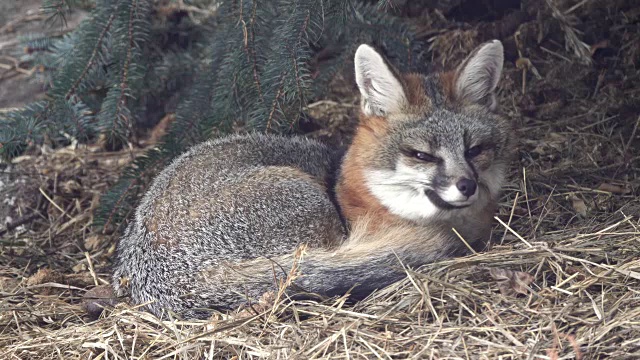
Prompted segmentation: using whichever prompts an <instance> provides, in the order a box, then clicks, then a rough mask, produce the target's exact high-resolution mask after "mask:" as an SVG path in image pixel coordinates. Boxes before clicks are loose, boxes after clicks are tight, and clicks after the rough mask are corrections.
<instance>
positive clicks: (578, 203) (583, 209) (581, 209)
mask: <svg viewBox="0 0 640 360" xmlns="http://www.w3.org/2000/svg"><path fill="white" fill-rule="evenodd" d="M569 200H571V206H573V210H575V211H576V213H578V214H579V215H580V216H583V217H587V210H588V209H587V204H585V203H584V200H582V199H580V198H578V197H577V196H575V195H572V196H571V197H570V199H569Z"/></svg>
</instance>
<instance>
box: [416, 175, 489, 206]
mask: <svg viewBox="0 0 640 360" xmlns="http://www.w3.org/2000/svg"><path fill="white" fill-rule="evenodd" d="M460 173H462V174H463V175H458V176H451V175H449V176H440V177H439V178H438V177H436V181H435V185H436V186H435V189H434V190H435V191H434V193H435V194H427V195H428V196H429V195H431V196H430V198H432V199H431V200H432V201H433V202H434V203H436V204H440V205H441V207H444V208H460V207H467V206H469V205H471V204H472V203H473V202H474V201H475V200H476V198H477V196H476V194H477V191H478V182H477V180H476V179H475V176H474V175H472V174H470V173H467V172H466V171H462V169H461V171H458V174H460ZM438 198H439V199H438ZM439 200H441V201H439Z"/></svg>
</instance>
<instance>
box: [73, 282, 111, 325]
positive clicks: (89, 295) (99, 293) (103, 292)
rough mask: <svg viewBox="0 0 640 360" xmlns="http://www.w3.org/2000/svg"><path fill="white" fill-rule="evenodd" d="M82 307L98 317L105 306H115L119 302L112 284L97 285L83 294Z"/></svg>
mask: <svg viewBox="0 0 640 360" xmlns="http://www.w3.org/2000/svg"><path fill="white" fill-rule="evenodd" d="M83 298H84V299H83V301H82V307H83V308H84V310H85V311H86V312H87V314H88V315H89V316H90V317H91V318H93V319H97V318H98V317H100V314H102V310H103V309H104V308H105V307H114V306H116V305H117V304H118V303H119V300H118V298H117V297H116V295H115V293H114V291H113V288H112V287H111V285H100V286H96V287H94V288H93V289H91V290H88V291H87V292H86V293H84V295H83Z"/></svg>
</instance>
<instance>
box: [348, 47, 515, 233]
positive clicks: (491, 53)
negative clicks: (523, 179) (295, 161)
mask: <svg viewBox="0 0 640 360" xmlns="http://www.w3.org/2000/svg"><path fill="white" fill-rule="evenodd" d="M503 60H504V56H503V47H502V43H500V41H498V40H493V41H490V42H487V43H484V44H481V45H480V46H478V47H477V48H476V49H475V50H474V51H473V52H472V53H471V54H470V55H469V56H468V57H467V58H466V59H465V60H464V61H463V62H462V63H461V64H460V65H459V66H458V67H457V68H456V69H455V70H452V71H449V72H440V73H434V74H429V75H423V74H400V73H398V72H397V71H396V70H395V69H394V68H393V67H392V66H391V65H390V64H388V63H387V61H386V60H385V59H384V58H383V57H382V56H381V55H380V54H379V53H378V52H376V51H375V50H374V49H373V48H372V47H370V46H368V45H364V44H363V45H360V47H359V48H358V50H357V51H356V53H355V61H354V62H355V75H356V82H357V85H358V88H359V89H360V93H361V109H360V110H361V119H360V125H359V130H358V134H357V135H356V138H355V139H354V143H353V144H352V148H355V150H353V152H355V153H357V154H355V153H354V154H352V155H351V159H346V160H345V161H352V162H353V163H352V165H354V164H355V166H356V167H358V168H359V169H360V170H361V172H362V180H363V182H364V184H361V185H362V186H366V188H367V189H368V191H369V193H370V194H371V195H372V196H373V197H375V198H376V199H377V201H379V202H380V203H381V204H382V205H383V206H384V207H386V208H387V209H388V210H389V211H390V212H392V213H394V214H396V215H398V216H400V217H403V218H407V219H413V220H421V219H426V218H432V217H434V216H443V215H446V214H452V213H455V211H456V210H457V209H465V208H468V207H471V206H473V205H474V204H478V203H480V202H484V203H486V201H487V200H488V199H494V200H495V198H496V197H497V194H498V193H499V191H500V188H501V186H502V181H503V178H504V172H505V167H506V161H505V160H506V158H507V152H508V149H507V143H508V138H509V129H510V127H509V124H508V123H507V122H506V121H505V120H504V119H503V118H501V117H500V116H499V115H497V114H496V113H495V112H494V110H495V108H496V100H495V95H494V92H495V89H496V86H497V85H498V81H499V79H500V76H501V73H502V63H503ZM356 163H357V164H356ZM346 167H347V166H344V167H343V169H344V168H346ZM482 199H484V200H482Z"/></svg>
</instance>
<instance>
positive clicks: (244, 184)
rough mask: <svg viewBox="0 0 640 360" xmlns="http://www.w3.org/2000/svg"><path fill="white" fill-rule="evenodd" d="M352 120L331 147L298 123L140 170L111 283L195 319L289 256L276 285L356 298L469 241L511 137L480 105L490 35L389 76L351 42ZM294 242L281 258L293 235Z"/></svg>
mask: <svg viewBox="0 0 640 360" xmlns="http://www.w3.org/2000/svg"><path fill="white" fill-rule="evenodd" d="M354 63H355V72H356V82H357V84H358V88H359V89H360V93H361V99H362V100H361V112H360V121H359V125H358V128H357V130H356V134H355V136H354V138H353V141H352V143H351V145H350V146H349V147H348V149H347V150H346V152H343V151H341V150H339V149H332V148H330V147H328V146H326V145H324V144H322V143H320V142H317V141H313V140H309V139H305V138H302V137H284V136H279V135H260V134H247V135H233V136H228V137H225V138H221V139H217V140H211V141H208V142H205V143H202V144H199V145H197V146H195V147H193V148H192V149H190V150H189V151H188V152H186V153H185V154H183V155H181V156H180V157H178V158H177V159H176V160H174V161H173V162H172V163H171V164H170V165H169V166H168V167H167V168H165V169H164V170H163V171H162V172H161V173H160V174H159V175H158V176H157V177H156V178H155V179H154V181H153V183H152V184H151V186H150V188H149V190H148V191H147V192H146V194H145V195H144V197H143V198H142V200H141V202H140V204H139V206H138V208H137V210H136V212H135V216H134V218H133V220H132V222H131V223H130V224H129V226H128V227H127V229H126V231H125V233H124V235H123V236H122V237H121V239H120V241H119V244H118V248H117V255H116V261H115V264H114V271H113V283H112V285H113V288H114V290H115V292H116V294H117V295H119V296H125V295H126V296H129V297H130V299H131V301H132V302H133V303H136V304H142V303H145V304H147V305H146V308H147V309H148V310H149V311H151V312H152V313H154V314H156V315H158V316H162V315H163V314H166V313H167V312H172V313H174V314H176V315H178V316H181V317H183V318H206V317H208V316H210V313H211V310H212V309H215V310H227V309H233V308H236V307H238V306H240V305H242V304H244V303H247V302H252V301H256V300H257V299H259V298H260V297H261V296H262V295H263V294H264V293H267V292H269V291H276V290H278V284H279V282H280V281H281V280H283V279H285V278H286V277H287V275H288V274H289V273H290V272H291V270H292V268H294V267H295V271H296V274H297V275H298V276H296V277H294V279H293V282H292V283H291V284H290V286H289V287H288V288H287V295H288V296H292V297H302V298H304V297H307V296H312V295H311V294H318V295H322V296H329V297H330V296H335V295H344V294H346V293H349V294H350V295H351V298H353V299H362V298H364V297H366V296H367V295H368V294H370V293H371V292H372V291H374V290H376V289H380V288H382V287H385V286H387V285H389V284H391V283H393V282H395V281H398V280H400V279H402V278H403V277H404V276H405V271H404V269H403V267H402V266H401V262H402V263H403V264H404V265H406V266H411V267H417V266H420V265H423V264H425V263H430V262H434V261H436V260H438V259H443V258H447V257H451V256H459V255H462V254H464V253H465V252H466V251H467V245H466V244H465V243H464V241H462V240H461V239H460V238H459V237H458V235H457V234H456V233H455V232H454V231H453V230H452V229H453V228H455V229H456V231H457V232H458V234H460V235H461V236H462V237H463V238H464V240H465V241H466V242H467V243H468V244H471V245H472V246H474V247H475V248H481V247H482V246H483V243H484V242H485V241H486V240H488V238H489V236H490V229H491V223H492V217H493V214H494V212H495V208H496V202H497V199H498V196H499V193H500V190H501V187H502V183H503V180H504V177H505V169H506V166H507V164H508V159H509V153H510V149H509V146H510V145H509V144H510V139H511V134H510V126H509V124H508V122H507V121H506V120H505V119H503V118H502V117H501V116H499V115H498V114H496V112H495V111H494V110H495V108H496V101H495V97H494V94H495V89H496V86H497V85H498V81H499V78H500V76H501V71H502V63H503V48H502V44H501V43H500V42H499V41H497V40H494V41H491V42H487V43H484V44H481V45H480V46H478V48H476V50H474V51H473V52H472V53H471V54H470V55H469V56H468V57H467V58H466V59H465V60H464V61H463V62H462V63H461V64H460V65H459V66H458V67H457V68H456V69H454V70H452V71H449V72H441V73H434V74H427V75H424V74H400V73H399V72H398V71H397V70H395V69H394V68H393V67H392V66H391V65H390V64H389V63H387V61H386V60H385V59H384V58H383V56H382V55H380V54H379V53H378V52H377V51H376V50H374V49H373V48H372V47H370V46H368V45H361V46H360V47H359V48H358V50H357V52H356V54H355V61H354ZM301 247H304V251H302V252H301V253H299V254H298V256H294V253H295V251H296V249H301Z"/></svg>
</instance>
